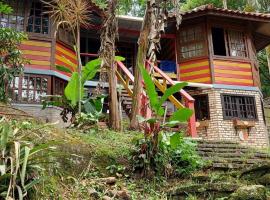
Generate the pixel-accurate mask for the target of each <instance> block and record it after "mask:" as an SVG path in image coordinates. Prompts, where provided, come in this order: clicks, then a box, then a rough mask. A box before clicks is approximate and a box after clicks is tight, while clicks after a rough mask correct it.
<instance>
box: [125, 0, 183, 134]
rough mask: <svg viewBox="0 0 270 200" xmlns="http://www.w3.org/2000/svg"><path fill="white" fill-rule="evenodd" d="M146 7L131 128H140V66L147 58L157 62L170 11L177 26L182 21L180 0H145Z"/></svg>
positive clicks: (139, 48)
mask: <svg viewBox="0 0 270 200" xmlns="http://www.w3.org/2000/svg"><path fill="white" fill-rule="evenodd" d="M145 4H146V8H145V14H144V18H143V23H142V27H141V31H140V36H139V39H138V51H137V58H136V67H135V72H134V87H133V97H132V112H131V122H130V128H131V129H137V128H138V120H137V115H138V114H139V112H140V107H141V93H142V77H141V73H140V70H139V68H140V66H144V64H145V62H146V59H148V60H149V61H150V62H151V63H156V62H157V56H156V53H157V52H158V51H159V50H160V49H161V45H160V39H161V34H162V33H164V32H165V27H166V20H167V19H168V13H169V11H171V10H172V9H173V12H174V17H175V19H176V24H177V28H178V26H179V25H180V23H181V20H182V18H181V15H180V0H145Z"/></svg>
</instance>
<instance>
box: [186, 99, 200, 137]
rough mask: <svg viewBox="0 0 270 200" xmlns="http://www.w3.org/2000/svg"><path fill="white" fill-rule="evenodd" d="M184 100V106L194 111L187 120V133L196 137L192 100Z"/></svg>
mask: <svg viewBox="0 0 270 200" xmlns="http://www.w3.org/2000/svg"><path fill="white" fill-rule="evenodd" d="M185 101H186V102H185V103H186V107H187V108H189V109H191V110H193V111H194V113H193V115H192V116H191V117H190V119H189V121H188V130H189V134H190V136H191V137H192V138H196V137H198V134H197V130H196V118H195V109H194V101H188V100H185Z"/></svg>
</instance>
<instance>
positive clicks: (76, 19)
mask: <svg viewBox="0 0 270 200" xmlns="http://www.w3.org/2000/svg"><path fill="white" fill-rule="evenodd" d="M42 2H43V3H44V4H45V5H47V7H48V8H49V9H50V11H48V13H49V14H50V15H51V17H52V18H53V19H54V24H55V25H56V27H57V29H56V32H55V35H56V33H57V31H58V28H59V26H64V27H69V29H70V30H71V33H72V35H73V38H74V41H75V43H74V45H75V51H76V56H77V62H78V68H77V74H74V76H76V77H74V78H75V79H76V80H78V82H81V81H82V80H81V79H83V77H82V76H83V72H82V62H81V56H80V27H81V26H85V27H87V26H89V23H90V21H89V19H90V11H89V10H90V9H89V8H90V4H89V3H90V2H89V1H88V0H51V1H49V2H48V1H42ZM76 87H78V88H77V89H78V95H77V97H76V99H78V112H79V114H80V113H81V98H82V93H83V87H82V85H81V84H78V85H77V86H76ZM74 99H75V98H74ZM74 102H75V101H73V102H72V103H74Z"/></svg>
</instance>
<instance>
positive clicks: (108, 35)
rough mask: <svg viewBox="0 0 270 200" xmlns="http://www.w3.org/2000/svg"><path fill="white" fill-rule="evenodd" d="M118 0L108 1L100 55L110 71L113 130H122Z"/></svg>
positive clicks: (111, 121)
mask: <svg viewBox="0 0 270 200" xmlns="http://www.w3.org/2000/svg"><path fill="white" fill-rule="evenodd" d="M116 5H117V0H111V1H108V8H107V11H106V13H105V16H104V21H103V27H102V33H101V38H100V39H101V47H100V48H101V49H100V57H101V59H102V64H101V67H102V68H103V67H105V68H106V69H107V73H108V79H109V80H108V82H109V126H110V128H112V129H113V130H116V131H119V130H121V121H120V112H119V103H118V99H117V79H116V65H115V61H114V57H115V38H116V35H117V31H118V30H117V19H116V16H115V13H116Z"/></svg>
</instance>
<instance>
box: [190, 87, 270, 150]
mask: <svg viewBox="0 0 270 200" xmlns="http://www.w3.org/2000/svg"><path fill="white" fill-rule="evenodd" d="M189 93H190V94H191V95H199V94H208V99H209V110H210V120H209V126H208V128H207V129H206V128H198V135H199V137H202V138H203V139H207V140H229V141H235V142H239V143H241V144H243V145H247V146H252V147H258V148H265V147H268V146H269V139H268V132H267V128H266V125H265V123H264V119H263V113H262V106H261V93H260V92H259V91H258V90H250V91H247V90H234V89H220V88H211V89H202V90H193V91H189ZM221 94H232V95H249V96H254V97H255V102H256V109H257V120H254V121H255V126H254V127H252V128H251V130H250V132H249V134H247V133H248V131H247V129H243V130H241V129H240V130H239V129H238V130H237V131H236V129H235V127H234V125H233V120H226V119H224V118H223V110H222V102H221ZM241 131H242V133H243V134H245V135H247V138H245V139H243V138H240V136H239V133H240V134H242V133H241Z"/></svg>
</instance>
